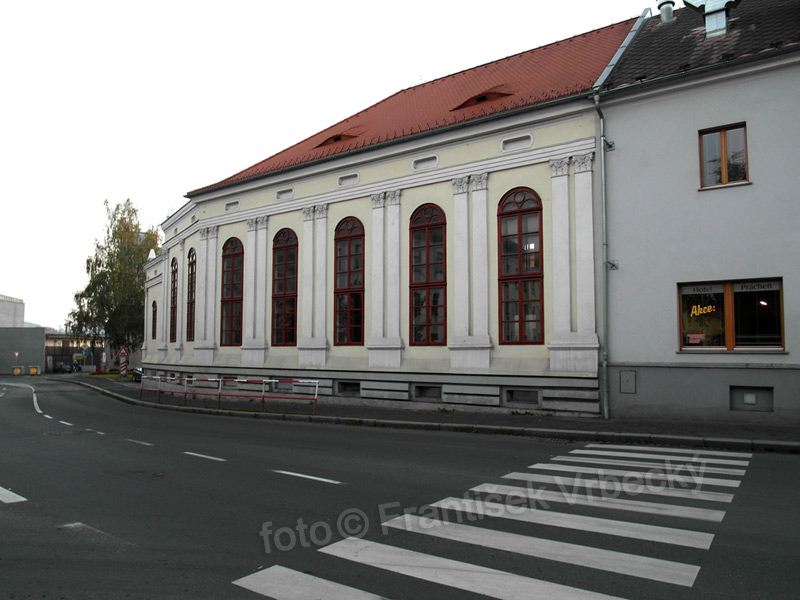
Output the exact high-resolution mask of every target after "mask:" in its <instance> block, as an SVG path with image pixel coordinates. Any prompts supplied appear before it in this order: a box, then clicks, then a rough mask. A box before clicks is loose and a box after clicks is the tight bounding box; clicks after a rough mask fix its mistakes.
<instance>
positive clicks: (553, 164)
mask: <svg viewBox="0 0 800 600" xmlns="http://www.w3.org/2000/svg"><path fill="white" fill-rule="evenodd" d="M550 173H551V177H564V176H565V175H568V174H569V157H567V158H559V159H557V160H551V161H550Z"/></svg>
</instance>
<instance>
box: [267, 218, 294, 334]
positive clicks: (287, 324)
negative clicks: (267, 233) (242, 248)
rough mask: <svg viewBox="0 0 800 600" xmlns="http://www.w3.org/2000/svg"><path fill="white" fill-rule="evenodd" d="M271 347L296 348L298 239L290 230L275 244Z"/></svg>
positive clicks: (281, 232) (278, 236)
mask: <svg viewBox="0 0 800 600" xmlns="http://www.w3.org/2000/svg"><path fill="white" fill-rule="evenodd" d="M272 345H273V346H296V345H297V236H296V235H295V233H294V231H292V230H291V229H281V230H280V231H279V232H278V233H277V234H275V238H274V239H273V241H272Z"/></svg>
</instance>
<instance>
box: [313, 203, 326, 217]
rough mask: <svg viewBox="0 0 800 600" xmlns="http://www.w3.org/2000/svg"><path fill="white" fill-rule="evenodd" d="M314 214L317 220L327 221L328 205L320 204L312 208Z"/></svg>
mask: <svg viewBox="0 0 800 600" xmlns="http://www.w3.org/2000/svg"><path fill="white" fill-rule="evenodd" d="M314 214H315V216H316V218H317V219H327V218H328V205H327V204H320V205H319V206H315V207H314Z"/></svg>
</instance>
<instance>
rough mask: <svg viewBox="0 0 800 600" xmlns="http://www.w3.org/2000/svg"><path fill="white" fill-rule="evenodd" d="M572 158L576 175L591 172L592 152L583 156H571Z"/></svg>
mask: <svg viewBox="0 0 800 600" xmlns="http://www.w3.org/2000/svg"><path fill="white" fill-rule="evenodd" d="M572 158H573V159H574V160H575V172H576V173H586V172H587V171H591V170H592V163H593V162H594V152H589V154H583V155H581V156H573V157H572Z"/></svg>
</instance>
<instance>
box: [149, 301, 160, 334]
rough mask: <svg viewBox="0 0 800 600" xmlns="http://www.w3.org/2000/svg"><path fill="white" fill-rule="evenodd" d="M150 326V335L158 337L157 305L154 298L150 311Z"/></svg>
mask: <svg viewBox="0 0 800 600" xmlns="http://www.w3.org/2000/svg"><path fill="white" fill-rule="evenodd" d="M150 328H151V329H150V336H151V337H152V338H153V339H156V337H158V305H157V304H156V301H155V300H153V308H152V311H151V317H150Z"/></svg>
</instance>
